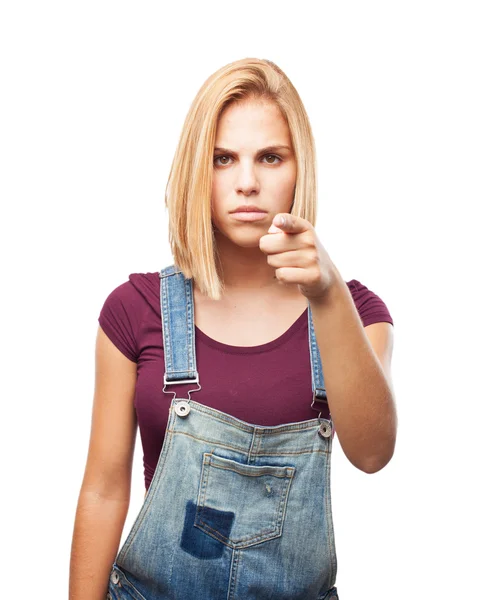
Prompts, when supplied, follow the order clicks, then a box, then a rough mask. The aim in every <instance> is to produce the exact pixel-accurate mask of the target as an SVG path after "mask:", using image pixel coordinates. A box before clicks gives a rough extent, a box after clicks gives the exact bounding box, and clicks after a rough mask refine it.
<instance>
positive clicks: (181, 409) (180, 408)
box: [175, 400, 190, 417]
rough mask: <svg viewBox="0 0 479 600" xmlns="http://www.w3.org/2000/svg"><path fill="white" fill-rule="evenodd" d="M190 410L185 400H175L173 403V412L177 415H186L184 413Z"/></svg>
mask: <svg viewBox="0 0 479 600" xmlns="http://www.w3.org/2000/svg"><path fill="white" fill-rule="evenodd" d="M189 412H190V405H189V403H188V402H186V401H185V400H182V401H181V402H177V403H176V404H175V413H176V414H177V415H178V416H179V417H186V415H187V414H188V413H189Z"/></svg>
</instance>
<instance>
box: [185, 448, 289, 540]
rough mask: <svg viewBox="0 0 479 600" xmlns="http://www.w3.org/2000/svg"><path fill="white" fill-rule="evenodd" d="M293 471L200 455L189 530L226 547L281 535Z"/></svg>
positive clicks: (281, 467) (208, 454)
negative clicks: (205, 534) (197, 529)
mask: <svg viewBox="0 0 479 600" xmlns="http://www.w3.org/2000/svg"><path fill="white" fill-rule="evenodd" d="M294 473H295V467H292V466H278V465H250V464H243V463H239V462H237V461H235V460H231V459H228V458H223V457H221V456H216V455H215V454H212V453H208V452H205V453H204V454H203V465H202V470H201V477H200V488H199V491H198V499H197V506H196V514H195V520H194V526H195V527H197V528H199V529H201V530H202V531H204V532H205V533H207V534H208V535H210V536H211V537H213V538H215V539H216V540H219V541H220V542H222V543H223V544H225V545H226V546H230V547H231V548H245V547H247V546H252V545H254V544H259V543H261V542H265V541H267V540H271V539H273V538H277V537H279V536H281V534H282V530H283V521H284V517H285V514H286V506H287V502H288V494H289V489H290V486H291V481H292V479H293V476H294Z"/></svg>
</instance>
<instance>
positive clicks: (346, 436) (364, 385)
mask: <svg viewBox="0 0 479 600" xmlns="http://www.w3.org/2000/svg"><path fill="white" fill-rule="evenodd" d="M310 305H311V314H312V318H313V324H314V332H315V335H316V341H317V343H318V347H319V351H320V355H321V363H322V365H323V373H324V383H325V388H326V392H327V398H328V406H329V410H330V414H331V419H332V420H333V423H334V428H335V430H336V433H337V435H338V438H339V440H340V442H341V448H342V449H343V451H344V453H345V455H346V456H347V457H348V459H349V461H350V462H351V463H352V464H353V465H354V466H355V467H357V468H358V469H361V470H362V471H364V472H366V473H375V472H377V471H379V470H380V469H382V468H383V467H384V466H385V465H386V464H387V463H388V462H389V461H390V460H391V458H392V456H393V454H394V447H395V443H396V433H397V412H396V406H395V398H394V391H393V386H392V377H391V358H392V349H393V326H392V325H391V324H390V323H374V324H372V325H369V326H367V327H364V326H363V324H362V321H361V317H360V316H359V313H358V311H357V309H356V305H355V304H354V300H353V298H352V296H351V292H350V291H349V288H348V286H347V284H346V282H345V281H343V280H342V278H340V277H338V278H336V279H335V282H334V284H333V285H332V286H331V288H330V289H329V290H328V293H327V295H326V296H323V297H322V298H321V300H315V299H314V298H313V299H310Z"/></svg>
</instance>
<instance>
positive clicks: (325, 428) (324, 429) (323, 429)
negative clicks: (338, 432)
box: [318, 421, 331, 438]
mask: <svg viewBox="0 0 479 600" xmlns="http://www.w3.org/2000/svg"><path fill="white" fill-rule="evenodd" d="M318 433H319V434H320V435H322V436H323V437H325V438H328V437H330V435H331V425H330V424H329V423H324V422H323V421H321V423H320V425H319V431H318Z"/></svg>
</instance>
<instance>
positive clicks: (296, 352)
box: [98, 272, 394, 489]
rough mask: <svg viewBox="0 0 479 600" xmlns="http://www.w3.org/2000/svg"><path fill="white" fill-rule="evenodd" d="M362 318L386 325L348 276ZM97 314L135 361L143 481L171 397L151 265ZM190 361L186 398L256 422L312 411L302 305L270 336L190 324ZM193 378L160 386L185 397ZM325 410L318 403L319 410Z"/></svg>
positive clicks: (381, 307)
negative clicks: (228, 337) (194, 373)
mask: <svg viewBox="0 0 479 600" xmlns="http://www.w3.org/2000/svg"><path fill="white" fill-rule="evenodd" d="M347 285H348V288H349V291H350V292H351V295H352V297H353V300H354V302H355V305H356V308H357V310H358V313H359V315H360V317H361V320H362V323H363V325H364V326H365V327H366V326H367V325H370V324H372V323H377V322H379V321H386V322H388V323H391V325H394V323H393V320H392V318H391V315H390V314H389V311H388V309H387V307H386V305H385V303H384V302H383V301H382V300H381V299H380V298H379V297H378V296H377V295H376V294H374V293H373V292H372V291H370V290H369V289H368V288H367V287H366V286H364V285H363V284H362V283H360V282H359V281H358V280H356V279H352V280H351V281H349V282H347ZM98 322H99V324H100V326H101V328H102V329H103V331H104V332H105V333H106V335H107V336H108V337H109V338H110V340H111V341H112V342H113V343H114V344H115V346H116V347H117V348H118V349H119V350H120V351H121V352H122V353H123V354H124V355H125V356H127V357H128V358H129V359H130V360H132V361H134V362H136V363H137V365H138V366H137V382H136V390H135V400H134V404H135V409H136V414H137V418H138V427H139V430H140V436H141V441H142V446H143V465H144V476H145V487H146V489H148V487H149V485H150V483H151V480H152V478H153V474H154V471H155V468H156V465H157V462H158V457H159V455H160V451H161V446H162V444H163V439H164V436H165V429H166V424H167V421H168V409H169V406H170V403H171V400H172V398H173V394H171V393H163V375H164V372H165V362H164V354H163V337H162V329H161V309H160V277H159V273H158V272H156V273H132V274H131V275H129V277H128V281H126V282H125V283H122V284H121V285H119V286H118V287H117V288H115V289H114V290H113V291H112V292H111V293H110V294H109V296H108V297H107V298H106V300H105V302H104V304H103V307H102V309H101V312H100V316H99V318H98ZM195 338H196V366H197V369H198V373H199V381H200V385H201V390H199V391H195V392H192V393H191V399H192V400H194V401H196V402H200V403H201V404H204V405H207V406H211V407H213V408H216V409H217V410H221V411H223V412H225V413H228V414H230V415H233V416H235V417H237V418H238V419H242V420H243V421H247V422H248V423H254V424H256V425H280V424H283V423H291V422H295V421H303V420H307V419H314V418H317V416H318V412H317V411H316V410H314V409H313V408H311V402H312V399H313V392H312V379H311V363H310V356H309V345H308V313H307V309H305V310H304V312H303V313H302V314H301V316H300V317H299V318H298V319H297V320H296V321H295V322H294V323H293V324H292V325H291V327H290V328H289V329H288V330H287V331H285V332H284V333H283V334H282V335H280V336H279V337H278V338H276V339H275V340H272V341H271V342H268V343H266V344H261V345H259V346H246V347H245V346H230V345H229V344H223V343H221V342H218V341H216V340H214V339H212V338H210V337H208V336H207V335H206V334H205V333H203V332H202V331H201V330H199V329H198V327H196V325H195ZM194 387H196V384H194V383H193V384H180V385H172V386H168V387H167V390H168V391H175V392H176V397H177V398H179V397H186V398H187V397H188V395H187V393H186V392H187V391H188V390H190V389H193V388H194ZM321 416H322V417H325V418H329V413H328V412H327V411H326V412H324V414H322V415H321Z"/></svg>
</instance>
